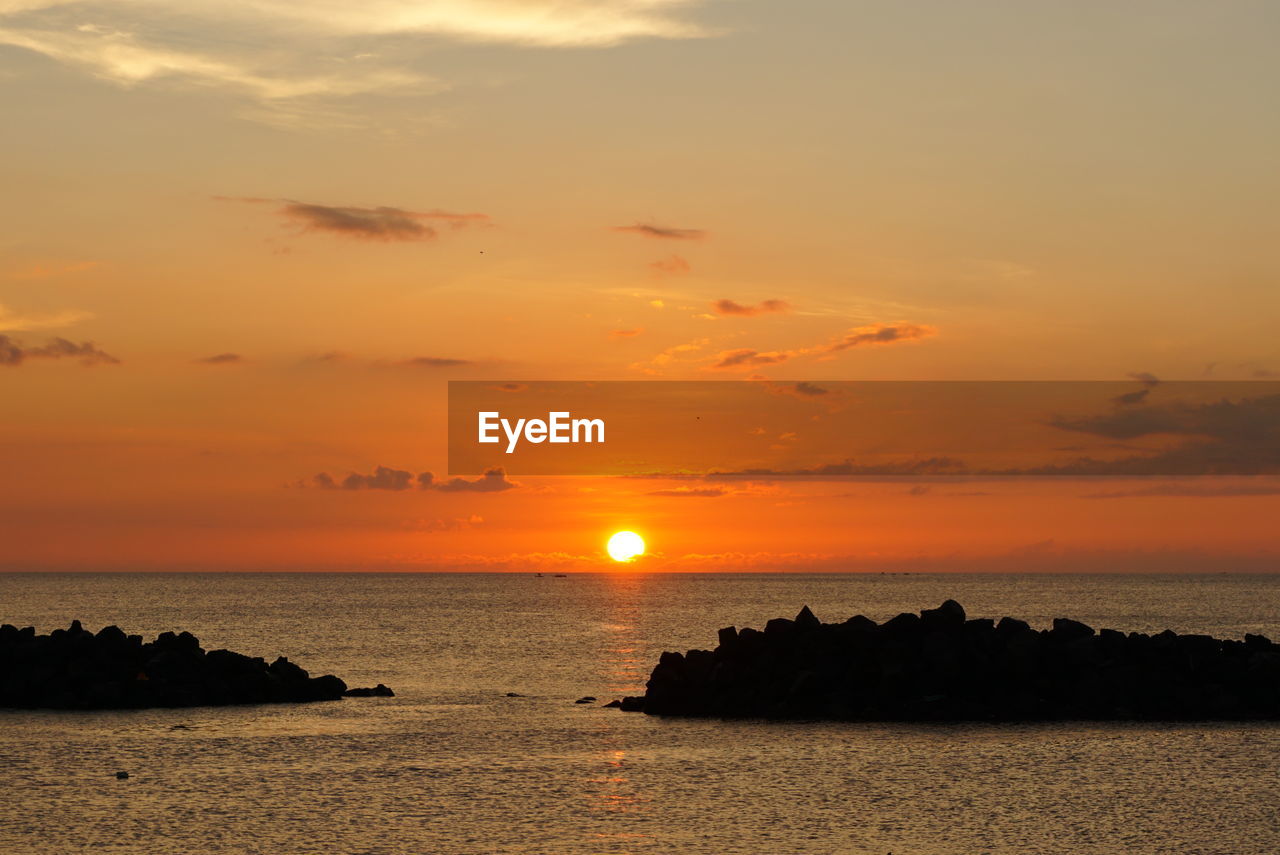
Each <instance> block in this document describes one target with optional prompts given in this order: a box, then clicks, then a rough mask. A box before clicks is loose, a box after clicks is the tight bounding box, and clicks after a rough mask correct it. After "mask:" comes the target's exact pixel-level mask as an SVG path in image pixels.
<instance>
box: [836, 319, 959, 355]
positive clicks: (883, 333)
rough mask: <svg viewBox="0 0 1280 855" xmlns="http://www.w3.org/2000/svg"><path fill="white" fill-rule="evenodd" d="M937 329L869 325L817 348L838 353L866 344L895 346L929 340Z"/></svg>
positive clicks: (916, 326)
mask: <svg viewBox="0 0 1280 855" xmlns="http://www.w3.org/2000/svg"><path fill="white" fill-rule="evenodd" d="M937 332H938V330H937V328H935V327H931V326H927V325H924V324H903V323H898V324H869V325H867V326H863V327H854V328H853V329H851V330H849V331H848V332H847V333H845V334H844V335H842V336H840V337H839V338H837V339H836V340H834V341H832V342H830V343H829V344H826V345H824V346H822V347H820V348H817V352H818V353H838V352H839V351H841V350H848V349H849V348H851V347H861V346H862V345H865V344H873V345H874V344H893V343H894V342H899V341H912V340H914V339H921V338H928V337H929V336H932V335H937Z"/></svg>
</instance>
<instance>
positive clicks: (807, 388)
mask: <svg viewBox="0 0 1280 855" xmlns="http://www.w3.org/2000/svg"><path fill="white" fill-rule="evenodd" d="M792 391H794V392H795V394H797V395H803V396H804V397H807V398H814V397H817V396H819V395H829V394H831V390H830V389H824V388H823V387H821V386H817V385H814V384H813V383H810V382H808V381H807V380H801V381H800V382H799V383H796V384H795V385H794V386H792Z"/></svg>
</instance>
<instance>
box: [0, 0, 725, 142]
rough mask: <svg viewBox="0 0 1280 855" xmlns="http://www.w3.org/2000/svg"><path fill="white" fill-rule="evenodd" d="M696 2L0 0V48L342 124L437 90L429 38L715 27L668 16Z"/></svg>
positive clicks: (588, 42)
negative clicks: (427, 59) (366, 98)
mask: <svg viewBox="0 0 1280 855" xmlns="http://www.w3.org/2000/svg"><path fill="white" fill-rule="evenodd" d="M695 5H698V2H697V0H432V2H421V0H367V2H364V3H359V4H351V3H340V2H335V0H183V2H181V3H173V2H171V0H80V2H74V1H73V0H8V2H2V3H0V44H7V45H12V46H15V47H20V48H23V49H26V50H30V51H33V52H36V53H39V54H41V55H43V56H46V57H48V58H50V59H52V60H54V61H56V62H59V63H62V64H64V65H67V66H69V67H72V68H76V69H79V70H81V71H83V72H85V73H87V74H89V75H91V76H93V77H95V78H98V79H100V80H105V81H108V82H110V83H113V84H116V85H119V86H123V87H134V86H140V85H166V86H169V87H174V88H180V89H183V90H188V91H208V90H210V89H216V90H221V91H224V92H229V93H234V94H236V95H239V96H241V97H243V98H245V99H248V100H250V101H251V102H254V103H256V104H257V105H258V107H259V108H260V109H259V110H258V111H257V112H256V113H255V112H249V113H247V114H246V115H247V116H249V117H254V118H263V119H264V120H267V121H272V120H278V121H281V122H282V123H286V124H296V123H299V122H311V121H315V120H319V121H322V122H324V123H327V124H333V125H344V124H349V123H352V122H360V120H362V119H365V118H366V117H360V116H358V115H354V114H352V112H351V105H350V104H347V103H344V102H343V99H349V98H350V97H351V96H355V95H361V94H378V95H386V94H389V93H395V94H403V95H421V94H424V93H425V94H433V93H437V92H440V91H442V90H444V89H447V88H448V86H447V84H446V83H444V82H443V81H441V80H439V79H437V78H435V77H433V76H431V75H427V74H424V73H422V72H421V71H419V70H418V69H417V68H416V67H415V66H417V65H419V64H420V60H419V57H421V56H422V55H423V54H429V53H430V45H432V44H438V43H439V42H440V41H443V40H448V41H453V42H459V43H476V44H507V45H516V46H521V47H540V48H581V47H597V48H599V47H609V46H613V45H618V44H623V43H625V42H629V41H633V40H636V39H647V38H657V39H689V38H700V37H706V36H710V35H712V34H713V33H712V32H711V31H709V30H707V29H706V28H704V27H702V26H699V25H698V24H697V23H695V22H694V21H692V20H689V19H688V18H687V17H686V16H683V15H680V14H679V13H680V12H681V11H683V9H687V8H689V7H693V6H695ZM427 39H430V40H431V41H429V42H428V41H427ZM365 123H367V120H366V121H365Z"/></svg>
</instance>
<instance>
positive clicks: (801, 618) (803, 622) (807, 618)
mask: <svg viewBox="0 0 1280 855" xmlns="http://www.w3.org/2000/svg"><path fill="white" fill-rule="evenodd" d="M794 623H795V626H796V629H816V628H817V627H820V626H822V621H820V620H818V618H817V617H816V616H815V615H814V614H813V612H811V611H809V607H808V606H801V608H800V614H798V615H796V619H795V621H794Z"/></svg>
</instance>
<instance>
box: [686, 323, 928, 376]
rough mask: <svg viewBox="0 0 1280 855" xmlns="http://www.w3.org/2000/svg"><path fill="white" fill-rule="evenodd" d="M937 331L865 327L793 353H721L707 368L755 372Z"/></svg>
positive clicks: (896, 326) (918, 327)
mask: <svg viewBox="0 0 1280 855" xmlns="http://www.w3.org/2000/svg"><path fill="white" fill-rule="evenodd" d="M936 333H937V330H936V329H935V328H934V327H931V326H925V325H922V324H907V323H897V324H869V325H867V326H861V327H854V328H853V329H851V330H849V331H848V332H846V333H843V334H842V335H839V336H837V337H835V338H833V339H832V340H831V341H828V342H827V343H825V344H820V345H817V346H815V347H802V348H796V349H794V350H769V351H759V350H754V349H752V348H749V347H740V348H735V349H733V350H724V351H721V352H720V353H719V354H718V355H716V357H715V358H714V361H713V362H712V363H711V365H710V366H709V367H710V368H712V369H715V370H737V369H746V368H759V367H761V366H765V365H778V364H779V363H783V362H787V361H789V360H791V359H795V358H796V357H800V356H817V357H818V358H819V359H829V358H832V357H833V356H834V355H835V354H837V353H840V352H841V351H844V350H849V349H850V348H855V347H866V346H878V345H889V344H898V343H901V342H908V341H916V340H918V339H922V338H928V337H929V336H932V335H935V334H936Z"/></svg>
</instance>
